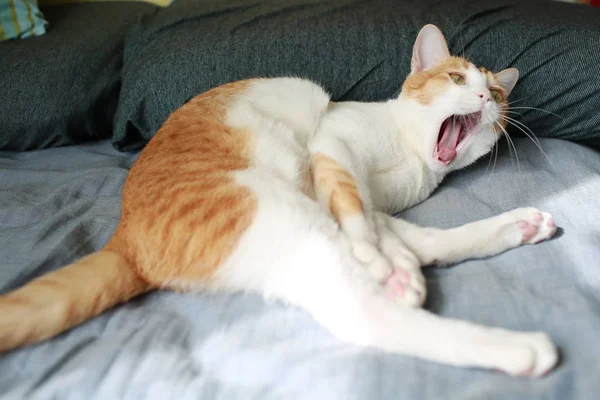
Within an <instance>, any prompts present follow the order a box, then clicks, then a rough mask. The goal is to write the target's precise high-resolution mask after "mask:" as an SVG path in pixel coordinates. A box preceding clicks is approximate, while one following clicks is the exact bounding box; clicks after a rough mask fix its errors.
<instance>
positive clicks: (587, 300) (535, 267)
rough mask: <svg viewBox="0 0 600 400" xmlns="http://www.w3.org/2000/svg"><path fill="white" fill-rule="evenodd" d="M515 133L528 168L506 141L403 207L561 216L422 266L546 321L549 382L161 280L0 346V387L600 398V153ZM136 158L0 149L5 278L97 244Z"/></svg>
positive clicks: (262, 395)
mask: <svg viewBox="0 0 600 400" xmlns="http://www.w3.org/2000/svg"><path fill="white" fill-rule="evenodd" d="M516 145H517V150H518V155H519V166H517V164H516V159H515V158H514V156H512V157H510V156H509V153H508V151H507V149H506V148H505V147H503V148H501V149H500V152H499V156H498V162H497V164H496V166H495V168H494V169H493V172H492V166H490V167H489V168H487V167H486V166H487V162H486V161H483V162H480V163H479V164H477V165H476V166H474V167H472V168H470V169H468V170H466V171H463V172H461V173H458V174H456V175H454V176H451V177H450V178H449V179H448V180H447V181H446V182H445V184H444V185H443V186H442V187H441V188H440V189H439V190H438V191H437V192H436V193H435V194H434V196H432V197H431V198H430V199H429V200H427V201H426V202H424V203H423V204H420V205H418V206H416V207H414V208H413V209H410V210H408V211H406V212H404V213H403V216H404V217H405V218H407V219H409V220H411V221H415V222H419V223H421V224H424V225H433V226H440V227H451V226H454V225H458V224H462V223H465V222H468V221H472V220H475V219H478V218H485V217H488V216H491V215H494V214H498V213H500V212H503V211H505V210H509V209H511V208H515V207H519V206H536V207H538V208H541V209H544V210H546V211H549V212H551V213H553V214H554V216H555V218H556V221H557V223H558V225H559V226H560V227H561V228H562V232H561V234H560V235H559V237H558V238H556V239H554V240H551V241H549V242H546V243H542V244H539V245H536V246H527V247H522V248H519V249H516V250H512V251H509V252H506V253H504V254H502V255H500V256H497V257H493V258H489V259H485V260H478V261H469V262H464V263H462V264H460V265H456V266H454V267H451V268H448V269H438V270H429V271H428V272H427V277H428V287H429V293H430V295H429V300H428V302H427V307H428V308H429V309H431V310H433V311H435V312H436V313H440V314H442V315H446V316H452V317H460V318H464V319H468V320H472V321H477V322H481V323H485V324H490V325H498V326H502V327H506V328H514V329H523V330H525V329H528V330H530V329H536V330H538V329H539V330H544V331H547V332H549V333H550V335H551V336H552V338H553V339H554V340H555V342H556V343H557V344H558V345H559V346H560V349H561V352H562V363H561V365H560V366H559V368H558V369H557V370H556V371H555V372H554V373H552V374H550V375H549V376H547V377H545V378H543V379H540V380H527V379H517V378H509V377H507V376H504V375H501V374H497V373H492V372H487V371H482V370H474V369H470V370H465V369H455V368H450V367H445V366H441V365H436V364H433V363H428V362H424V361H420V360H416V359H412V358H409V357H401V356H395V355H386V354H383V353H381V352H378V351H375V350H369V349H359V348H354V347H351V346H348V345H344V344H342V343H339V342H337V341H336V340H334V339H333V338H332V337H331V336H330V335H329V334H328V333H327V332H326V331H324V330H323V329H322V328H320V327H319V326H318V325H317V324H316V323H315V322H314V321H313V320H312V319H311V318H310V317H309V316H308V315H307V314H306V313H305V312H303V311H302V310H299V309H295V308H289V307H286V306H284V305H281V304H278V303H270V304H267V303H265V302H263V301H262V300H261V299H260V297H258V296H255V295H249V294H244V295H242V294H240V295H235V296H225V295H199V294H196V295H195V294H183V295H182V294H175V293H166V292H162V293H152V294H149V295H146V296H143V297H141V298H138V299H136V300H134V301H132V302H130V303H128V304H127V305H124V306H121V307H118V308H116V309H114V310H112V311H109V312H107V313H105V314H103V315H102V316H100V317H98V318H96V319H94V320H92V321H90V322H88V323H86V324H84V325H83V326H81V327H79V328H77V329H74V330H72V331H70V332H67V333H65V334H63V335H61V336H59V337H57V338H55V339H54V340H51V341H48V342H46V343H43V344H40V345H37V346H34V347H30V348H27V349H22V350H19V351H14V352H11V353H8V354H5V355H2V356H0V398H2V399H86V400H87V399H111V400H112V399H161V400H164V399H244V400H246V399H311V400H315V399H369V400H370V399H408V400H420V399H435V400H438V399H516V398H523V399H557V400H566V399H580V400H582V399H597V398H598V396H599V393H600V344H599V341H598V338H600V174H599V173H600V153H598V152H597V151H595V150H592V149H589V148H586V147H583V146H580V145H577V144H573V143H568V142H563V141H559V140H550V139H549V140H542V146H543V149H544V151H545V152H546V153H547V154H548V158H546V157H545V156H544V155H543V154H542V153H541V152H540V151H539V150H538V149H537V148H536V147H535V146H534V145H533V143H531V142H530V141H527V140H524V139H519V140H516ZM134 159H135V155H127V154H121V153H117V152H116V151H114V150H112V149H111V147H110V144H109V143H108V142H100V143H96V144H89V145H83V146H77V147H67V148H57V149H50V150H45V151H39V152H32V153H22V154H14V153H6V152H4V153H0V291H2V292H4V291H6V290H8V289H11V288H14V287H16V286H17V285H21V284H23V283H24V282H26V281H27V280H28V279H30V278H32V277H34V276H37V275H39V274H41V273H43V272H45V271H48V270H51V269H54V268H58V267H60V266H62V265H64V264H67V263H68V262H70V261H72V260H74V259H75V258H78V257H81V256H83V255H85V254H88V253H90V252H92V251H94V250H95V249H98V248H99V247H101V246H102V245H103V244H104V243H105V242H106V241H107V240H108V239H109V237H110V235H111V233H112V231H113V230H114V228H115V226H116V224H117V220H118V216H119V192H120V188H121V185H122V182H123V180H124V178H125V175H126V173H127V169H128V168H129V166H130V165H131V164H132V162H133V161H134ZM406 329H410V326H407V327H406Z"/></svg>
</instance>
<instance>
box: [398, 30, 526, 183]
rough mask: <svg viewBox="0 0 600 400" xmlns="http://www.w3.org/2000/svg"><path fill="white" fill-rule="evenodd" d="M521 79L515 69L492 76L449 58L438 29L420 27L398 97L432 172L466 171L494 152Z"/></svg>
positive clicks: (466, 62)
mask: <svg viewBox="0 0 600 400" xmlns="http://www.w3.org/2000/svg"><path fill="white" fill-rule="evenodd" d="M518 79H519V71H518V70H517V69H515V68H509V69H505V70H503V71H501V72H498V73H492V72H490V71H487V70H486V69H484V68H480V67H477V66H475V65H473V64H472V63H471V62H469V61H468V60H466V59H464V58H460V57H453V56H451V55H450V52H449V51H448V46H447V44H446V40H445V39H444V36H443V34H442V32H440V30H439V29H438V28H437V27H436V26H434V25H426V26H425V27H423V29H421V31H420V32H419V35H418V36H417V40H416V41H415V45H414V48H413V56H412V61H411V72H410V75H409V76H408V77H407V79H406V81H405V82H404V84H403V86H402V92H401V94H400V98H399V99H400V100H401V102H400V107H402V108H403V110H402V111H401V114H402V118H403V119H409V120H410V121H407V122H408V127H410V132H407V133H408V134H410V139H411V141H412V143H413V144H414V145H415V147H416V148H417V150H418V151H419V153H420V155H421V157H422V158H423V159H424V160H425V161H426V162H427V164H428V165H429V167H430V168H431V169H433V170H436V171H441V172H444V171H449V170H454V169H458V168H462V167H464V166H466V165H468V164H470V163H472V162H473V161H475V160H476V159H478V158H479V157H481V156H482V155H484V154H486V153H488V152H489V151H490V150H491V149H492V148H493V146H494V144H495V143H496V141H497V140H498V138H499V137H500V136H501V135H502V133H503V129H505V128H506V120H505V119H504V117H506V115H507V110H508V100H507V99H508V95H509V94H510V92H511V91H512V89H513V88H514V86H515V84H516V83H517V80H518Z"/></svg>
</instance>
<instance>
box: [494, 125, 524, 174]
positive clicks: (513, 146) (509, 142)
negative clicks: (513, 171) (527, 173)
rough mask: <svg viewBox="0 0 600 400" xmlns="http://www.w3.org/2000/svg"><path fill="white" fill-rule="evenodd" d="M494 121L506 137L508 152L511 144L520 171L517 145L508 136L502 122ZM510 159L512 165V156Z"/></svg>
mask: <svg viewBox="0 0 600 400" xmlns="http://www.w3.org/2000/svg"><path fill="white" fill-rule="evenodd" d="M494 123H495V124H496V125H498V127H500V129H501V130H502V134H503V135H504V137H506V140H507V141H508V144H509V147H508V149H509V154H510V148H511V146H512V148H513V150H514V151H515V158H516V159H517V170H518V171H519V172H521V163H520V161H519V155H518V154H517V147H516V146H515V143H514V142H513V140H512V139H511V138H510V136H509V134H508V132H506V129H504V127H503V126H502V124H500V122H498V121H494ZM510 160H511V163H512V164H513V166H514V162H513V161H512V158H511V159H510Z"/></svg>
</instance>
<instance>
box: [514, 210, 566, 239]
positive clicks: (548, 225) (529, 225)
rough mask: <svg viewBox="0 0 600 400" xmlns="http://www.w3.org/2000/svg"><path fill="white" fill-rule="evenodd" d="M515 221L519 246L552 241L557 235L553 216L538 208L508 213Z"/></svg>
mask: <svg viewBox="0 0 600 400" xmlns="http://www.w3.org/2000/svg"><path fill="white" fill-rule="evenodd" d="M507 214H508V215H509V216H510V217H511V218H512V219H513V221H514V223H515V225H516V227H517V231H518V234H519V235H520V237H519V240H520V243H519V244H535V243H539V242H541V241H544V240H547V239H550V238H551V237H552V236H554V234H555V233H556V222H554V219H553V218H552V216H551V215H550V214H548V213H546V212H542V211H540V210H538V209H536V208H517V209H516V210H512V211H509V212H508V213H507Z"/></svg>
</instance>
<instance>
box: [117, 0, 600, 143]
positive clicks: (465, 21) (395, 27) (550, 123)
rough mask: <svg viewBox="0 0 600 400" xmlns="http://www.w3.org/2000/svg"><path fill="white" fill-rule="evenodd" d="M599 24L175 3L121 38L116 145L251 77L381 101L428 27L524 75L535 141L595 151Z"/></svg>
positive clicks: (548, 13)
mask: <svg viewBox="0 0 600 400" xmlns="http://www.w3.org/2000/svg"><path fill="white" fill-rule="evenodd" d="M599 22H600V10H599V9H596V8H592V7H589V6H582V5H572V4H564V3H558V2H554V1H522V0H512V1H507V0H482V1H468V0H451V1H443V2H442V1H437V0H415V1H402V0H396V1H386V0H371V1H355V0H331V1H321V0H289V1H287V0H286V1H283V0H270V1H262V2H256V1H254V0H226V1H223V0H210V1H209V0H206V1H202V2H198V1H193V0H178V1H176V2H174V3H173V4H172V5H171V6H170V7H169V8H166V9H161V10H160V11H159V12H157V13H156V15H155V16H153V17H152V18H148V19H146V20H144V21H143V22H142V23H140V24H138V25H137V26H136V28H135V30H134V31H132V32H131V34H130V35H128V38H127V40H126V50H125V63H124V70H123V88H122V92H121V97H120V101H119V108H118V111H117V115H116V119H115V132H114V136H113V141H114V144H115V146H116V147H117V148H118V149H121V150H130V149H136V148H138V147H140V146H142V145H143V144H144V143H145V142H146V141H147V140H148V139H149V138H150V137H152V135H153V134H154V133H155V132H156V130H157V129H158V128H159V127H160V125H161V124H162V123H163V121H164V120H165V119H166V118H167V116H168V115H169V114H170V113H171V112H173V111H174V110H175V109H177V108H178V107H180V106H181V105H182V104H183V103H184V102H185V101H186V100H188V99H189V98H190V97H192V96H194V95H196V94H198V93H201V92H203V91H206V90H208V89H210V88H212V87H214V86H217V85H220V84H223V83H226V82H229V81H233V80H237V79H242V78H248V77H258V76H262V77H273V76H284V75H295V76H301V77H305V78H309V79H312V80H314V81H316V82H318V83H320V84H322V85H323V86H324V87H325V88H326V89H327V90H329V91H330V92H331V94H332V98H333V100H361V101H375V100H384V99H388V98H390V97H392V96H395V95H397V94H398V92H399V90H400V87H401V84H402V82H403V80H404V78H405V77H406V75H407V74H408V72H409V64H410V55H411V50H412V45H413V41H414V39H415V37H416V34H417V32H418V31H419V29H420V28H421V27H422V26H423V25H425V24H427V23H434V24H436V25H438V26H439V27H440V28H441V29H442V30H443V32H444V33H445V35H446V37H447V38H448V41H449V46H450V48H451V50H452V51H453V52H454V53H455V54H458V55H466V56H468V57H469V58H470V59H471V60H472V61H474V62H475V63H477V64H479V65H482V66H485V67H487V68H489V69H495V70H499V69H501V68H502V67H507V66H514V67H517V68H518V69H519V70H520V71H521V76H522V78H521V80H520V82H519V83H518V84H517V87H516V89H515V90H514V92H513V95H512V96H511V100H513V101H515V103H514V106H515V107H532V108H542V109H544V110H547V112H543V111H538V110H535V109H530V108H520V109H515V111H517V112H519V113H521V114H522V117H519V118H520V121H521V122H523V123H525V124H526V125H527V126H529V128H531V129H532V130H533V131H534V132H535V133H536V134H537V135H539V136H548V137H556V138H564V139H572V140H580V141H591V140H592V139H594V138H598V137H600V112H599V111H598V110H600V96H599V95H598V93H599V92H600V79H599V78H598V76H599V75H598V72H597V71H598V51H599V50H600V24H599ZM290 95H293V94H290ZM553 113H554V114H560V115H562V117H563V118H559V117H556V116H555V115H553ZM515 115H516V114H515ZM513 133H516V134H519V131H518V130H515V129H513Z"/></svg>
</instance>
